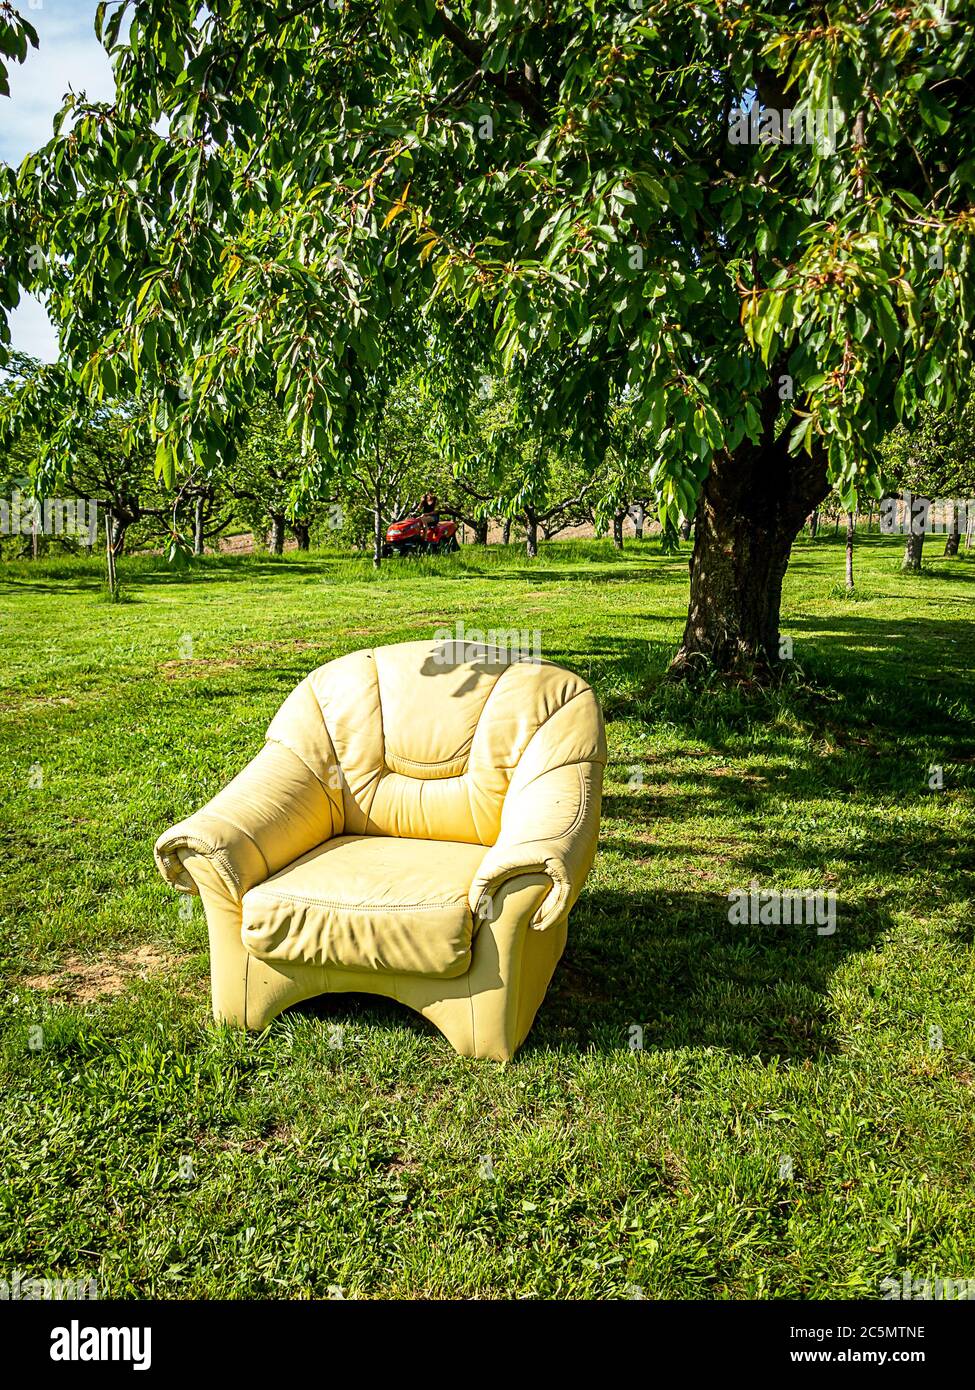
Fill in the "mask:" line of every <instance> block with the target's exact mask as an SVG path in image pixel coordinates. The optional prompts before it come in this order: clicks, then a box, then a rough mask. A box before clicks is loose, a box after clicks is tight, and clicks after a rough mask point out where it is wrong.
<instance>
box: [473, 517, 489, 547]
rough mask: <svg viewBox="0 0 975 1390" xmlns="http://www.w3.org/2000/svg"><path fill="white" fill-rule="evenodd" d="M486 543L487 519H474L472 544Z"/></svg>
mask: <svg viewBox="0 0 975 1390" xmlns="http://www.w3.org/2000/svg"><path fill="white" fill-rule="evenodd" d="M487 543H488V521H487V517H483V518H482V519H481V520H480V521H476V522H475V523H474V544H475V545H487Z"/></svg>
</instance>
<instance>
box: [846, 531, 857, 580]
mask: <svg viewBox="0 0 975 1390" xmlns="http://www.w3.org/2000/svg"><path fill="white" fill-rule="evenodd" d="M856 534H857V514H856V512H847V514H846V591H847V593H848V594H852V593H853V542H854V541H855V540H856Z"/></svg>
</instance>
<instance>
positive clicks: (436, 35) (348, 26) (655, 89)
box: [0, 0, 975, 650]
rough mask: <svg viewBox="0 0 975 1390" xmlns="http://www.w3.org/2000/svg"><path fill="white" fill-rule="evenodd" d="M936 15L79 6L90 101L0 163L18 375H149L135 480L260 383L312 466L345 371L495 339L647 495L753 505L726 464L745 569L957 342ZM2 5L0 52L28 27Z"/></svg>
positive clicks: (354, 417) (62, 436)
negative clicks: (12, 163) (48, 318)
mask: <svg viewBox="0 0 975 1390" xmlns="http://www.w3.org/2000/svg"><path fill="white" fill-rule="evenodd" d="M971 17H972V7H971V5H970V4H966V3H962V0H943V2H942V3H939V4H924V3H911V4H908V5H903V4H898V5H895V4H886V3H880V0H878V3H875V4H872V5H870V6H869V7H864V6H862V5H859V4H853V3H848V2H847V0H831V2H828V3H822V4H806V5H803V4H796V3H793V0H778V2H777V3H776V2H775V0H773V3H762V4H761V5H759V4H751V3H747V0H743V2H742V3H738V4H729V3H727V2H726V0H701V3H695V4H691V5H688V4H685V3H677V0H657V2H656V3H651V0H646V3H643V2H642V0H618V2H617V3H613V2H612V0H607V3H599V4H595V3H592V0H558V3H556V0H460V2H459V3H447V0H418V3H416V4H415V5H403V4H401V3H398V0H341V3H339V0H333V3H326V0H319V3H313V4H309V3H307V0H275V2H273V3H268V0H211V2H210V3H208V4H207V5H205V6H204V5H202V4H198V3H195V0H122V3H119V4H105V3H103V4H101V5H100V6H99V11H98V20H97V27H98V31H99V33H100V35H101V37H102V39H103V42H104V43H105V45H106V47H107V48H108V50H109V51H110V53H111V54H112V59H113V63H114V68H115V74H116V82H117V93H116V98H115V101H114V102H113V103H112V104H93V103H89V102H87V101H85V100H84V99H82V98H80V97H74V96H69V97H68V99H67V101H66V103H65V107H64V109H63V111H62V112H61V114H60V116H59V117H58V119H57V122H56V127H55V131H54V135H53V138H52V139H51V141H50V142H49V143H48V144H47V145H46V146H45V147H44V148H43V149H41V150H39V151H37V152H36V153H35V154H32V155H31V156H29V157H28V158H27V159H26V160H25V161H24V163H23V165H22V166H21V168H20V169H19V170H18V171H17V172H16V173H14V172H13V171H9V170H8V171H6V172H5V173H4V175H3V185H4V186H3V199H2V211H0V219H2V220H0V256H2V260H3V274H2V276H0V301H2V303H3V305H5V306H7V307H9V306H11V305H13V304H14V303H16V302H17V299H18V296H19V294H20V293H21V292H22V291H25V290H26V291H31V292H34V293H37V294H40V295H42V296H43V297H45V298H46V300H47V303H48V304H49V306H50V309H51V312H52V315H53V318H54V321H55V323H56V325H57V327H58V330H59V333H60V339H61V349H62V363H61V366H60V368H59V369H58V371H56V372H52V373H50V374H49V376H48V379H47V381H46V384H42V386H39V387H38V390H47V391H48V392H50V393H54V394H56V393H57V392H59V391H61V390H62V389H63V382H64V380H65V379H67V380H68V381H69V382H70V390H68V391H67V398H68V399H69V400H75V399H76V398H77V394H78V393H81V394H83V395H86V396H91V397H95V398H101V397H103V396H111V395H115V394H121V395H124V396H128V395H132V396H138V397H144V398H145V399H146V401H147V409H146V412H145V418H146V421H147V426H146V428H147V430H148V433H149V434H150V436H151V437H152V439H153V440H154V443H155V449H156V458H157V466H158V469H159V471H160V473H161V475H162V476H163V477H164V478H166V479H171V478H172V477H173V476H175V474H176V473H177V472H178V471H179V470H180V469H181V468H182V467H185V466H187V462H188V460H189V459H191V458H192V457H193V456H194V455H195V456H196V457H197V458H200V457H203V456H206V457H208V458H211V459H212V458H214V457H216V458H220V457H222V456H224V455H225V454H226V453H227V452H228V451H231V450H232V449H233V447H234V439H235V430H234V421H235V418H236V416H237V415H238V414H239V413H240V412H241V411H242V410H243V409H244V408H245V406H246V402H247V401H248V399H249V398H250V397H251V396H252V394H253V392H254V391H255V389H262V388H265V387H267V388H268V389H270V390H271V391H272V392H273V394H274V395H275V397H276V398H277V399H278V400H279V401H280V403H281V404H282V407H283V409H284V410H285V413H286V417H287V419H288V420H289V421H290V422H291V423H292V424H293V425H294V427H295V428H296V429H297V430H298V431H299V433H300V436H301V438H302V441H303V445H304V447H305V448H306V449H307V450H308V451H309V453H310V454H314V455H315V456H317V457H320V458H324V459H326V460H332V461H335V462H337V463H340V461H341V459H342V457H343V455H344V453H345V452H346V451H347V450H348V449H349V448H351V447H353V445H354V440H355V438H356V435H357V431H358V429H359V424H360V411H361V409H362V403H363V401H365V400H367V399H368V396H369V385H370V382H374V381H375V380H376V378H377V376H378V377H383V376H388V377H390V378H395V377H398V376H399V375H400V374H401V372H402V370H404V369H407V368H410V367H412V366H415V365H416V360H417V350H418V344H420V343H421V342H422V343H427V342H436V343H437V344H439V348H438V351H440V352H442V353H444V354H447V353H452V354H455V355H456V356H457V357H458V359H464V360H466V361H468V362H472V361H473V360H475V359H477V358H480V359H482V360H483V359H485V358H486V357H488V356H494V357H496V358H497V359H498V360H499V361H500V364H501V369H502V370H503V371H504V373H505V374H506V376H507V377H508V379H509V381H510V382H511V384H512V387H513V389H516V390H518V391H519V395H520V401H521V407H522V409H523V410H524V411H525V412H527V413H528V414H530V416H531V418H532V420H533V422H534V425H535V427H536V428H537V429H538V430H539V432H540V433H542V434H544V433H545V432H546V431H548V432H551V433H553V434H555V433H562V432H564V431H566V430H572V431H574V432H575V436H576V440H577V443H578V445H579V447H580V448H584V449H586V450H587V451H588V452H589V456H590V457H591V459H592V460H593V462H595V461H598V460H599V459H600V458H601V457H602V454H603V452H604V450H605V447H606V444H607V442H608V427H609V423H610V421H611V418H612V411H613V409H614V408H615V407H616V406H617V405H618V403H619V401H620V400H621V399H627V400H632V401H633V403H634V408H635V410H636V421H637V424H638V426H640V427H641V428H642V429H644V430H645V431H646V447H647V449H648V451H649V453H650V455H651V457H653V458H654V459H655V460H656V464H655V472H654V479H655V485H656V487H657V489H658V503H659V506H660V510H661V516H662V518H663V519H664V520H665V522H667V523H668V524H670V525H674V524H676V523H677V522H678V521H679V520H680V519H681V518H686V517H689V516H691V515H693V513H694V511H695V508H696V506H697V504H698V500H699V498H700V496H701V494H702V491H703V492H704V494H705V498H706V501H707V508H710V509H711V511H714V513H715V516H717V514H718V513H720V512H723V513H725V514H727V513H729V512H734V511H735V510H736V509H737V514H738V516H739V520H740V521H741V524H743V525H747V526H748V527H749V528H751V531H752V532H753V533H754V530H755V527H756V525H757V524H758V522H757V520H756V518H755V517H754V516H750V515H748V507H747V505H746V501H745V499H744V495H743V491H744V492H748V491H749V490H752V491H754V488H755V486H757V485H756V484H755V482H754V477H755V476H761V478H762V479H763V482H762V487H763V488H764V499H765V500H764V503H763V516H765V517H766V518H767V520H768V526H769V528H770V533H775V535H776V543H775V545H774V546H773V547H772V549H773V550H778V549H781V547H782V546H783V545H784V546H785V560H784V561H780V559H779V558H778V555H777V554H776V556H775V558H774V563H772V565H771V569H772V571H773V572H774V573H773V581H774V577H775V575H777V574H778V571H779V570H780V569H781V570H782V571H784V565H785V563H786V562H787V557H788V545H789V544H791V539H792V538H793V537H794V535H795V534H796V532H797V530H798V528H799V526H800V525H801V522H802V518H803V517H804V516H805V515H806V514H807V512H808V510H809V509H810V507H811V506H814V505H815V503H816V501H817V500H818V499H819V497H821V496H822V495H823V494H824V493H825V490H826V489H827V487H828V486H830V485H833V486H835V487H836V488H837V489H838V490H839V493H840V495H841V497H842V498H843V500H844V504H845V505H847V504H852V503H853V502H854V501H855V497H856V493H857V492H858V491H860V492H867V493H873V494H876V493H878V492H879V490H880V485H881V484H880V479H881V468H880V453H879V446H880V442H881V440H882V438H883V436H884V434H885V433H886V432H887V430H888V429H889V428H890V427H891V426H892V425H893V424H894V423H895V422H896V421H897V420H898V419H903V420H907V421H909V420H910V419H911V418H912V417H913V415H914V413H915V412H916V411H917V409H918V408H919V406H920V405H921V404H922V403H924V402H927V403H928V404H930V405H934V406H947V405H948V404H950V402H951V400H952V398H953V396H954V393H955V392H956V390H957V387H958V385H959V383H960V381H961V379H962V378H963V376H964V375H966V374H967V372H968V371H969V369H970V366H971V348H970V343H971V328H972V308H973V300H972V277H971V256H972V236H973V231H975V212H973V208H972V192H973V187H975V110H973V108H972V105H971V102H970V87H969V82H970V77H971V44H972V37H971V34H972V30H971V26H970V23H969V21H970V20H971ZM0 23H2V24H3V26H4V33H5V37H4V39H3V41H2V43H0V51H3V52H6V53H7V55H8V56H9V57H12V58H14V59H20V58H22V57H23V56H24V52H25V50H26V43H27V41H28V39H29V38H30V33H29V30H28V29H27V27H26V26H24V25H23V24H22V22H21V21H19V20H17V19H16V18H11V17H10V16H9V15H7V16H6V17H5V18H3V19H2V20H0ZM397 321H399V322H402V323H403V324H404V325H413V327H410V326H407V327H405V328H404V330H403V331H389V325H390V324H391V323H394V322H397ZM0 322H2V316H0ZM416 325H422V330H418V329H417V328H416V327H415V326H416ZM2 331H3V330H2V329H0V332H2ZM463 379H464V373H463V372H459V373H457V375H456V378H455V380H456V382H457V383H461V382H462V381H463ZM456 390H457V393H458V395H462V394H465V392H466V388H465V387H463V386H462V385H459V384H458V385H457V387H456ZM35 405H36V401H35V402H33V403H32V402H27V403H25V410H28V411H30V410H32V409H33V408H34V406H35ZM67 420H68V417H67V416H66V417H65V421H67ZM69 438H70V424H69V423H63V424H62V426H61V427H60V428H59V429H57V430H54V431H52V433H51V437H50V440H49V448H50V456H51V458H52V460H54V461H57V459H58V458H64V457H66V456H67V453H68V441H69ZM803 459H805V462H803V461H802V460H803ZM728 469H732V470H733V472H734V477H733V479H732V480H731V482H730V483H729V480H728V477H727V476H725V474H726V473H727V470H728ZM722 470H725V474H723V473H722ZM756 470H757V474H756ZM709 474H710V475H711V477H712V484H711V485H710V493H709V485H708V478H709ZM718 499H720V500H718ZM707 508H706V511H707ZM797 517H798V520H797V519H796V518H797ZM709 525H710V523H708V524H707V525H705V526H702V527H699V533H700V535H701V538H702V545H704V546H706V545H707V543H708V542H707V533H708V526H709ZM718 529H720V528H718ZM714 553H715V549H714V547H713V546H712V548H711V550H710V551H709V552H708V554H707V555H706V554H705V553H704V551H702V552H701V556H700V563H699V572H700V574H702V575H703V573H704V571H705V570H706V569H708V568H709V566H710V565H711V559H710V558H709V556H710V557H713V555H714ZM762 582H763V583H764V582H765V581H764V579H763V581H762ZM777 582H778V583H779V584H780V582H781V575H778V580H777ZM726 587H727V586H726ZM773 587H774V583H773ZM774 618H777V611H776V613H775V614H766V615H765V616H764V618H763V624H764V626H763V628H762V631H761V632H759V633H757V634H756V633H755V632H751V633H749V632H746V631H745V628H747V626H748V624H747V622H746V620H745V619H744V617H743V615H741V614H738V615H735V616H734V623H736V624H737V625H738V626H739V627H741V628H742V632H741V634H740V641H739V645H740V646H743V647H748V648H751V649H754V648H755V647H756V645H757V646H758V647H763V648H764V649H766V650H769V649H770V648H771V647H772V646H773V645H774V643H773V641H772V638H771V637H769V636H768V633H767V631H766V629H767V628H768V627H769V623H770V622H771V621H772V620H773V619H774ZM731 620H732V619H731V617H729V615H727V614H726V615H725V617H724V619H723V622H724V625H725V627H727V626H728V622H729V621H731ZM695 631H696V630H695ZM692 637H693V633H692V631H691V629H690V628H689V632H688V637H687V638H686V639H685V645H686V644H687V642H688V641H691V638H692ZM698 638H699V639H700V642H701V643H702V644H703V645H705V646H707V643H708V642H710V641H711V639H710V638H708V639H707V640H705V637H703V636H702V635H701V633H700V632H698ZM708 649H709V650H712V649H713V642H711V647H710V648H708Z"/></svg>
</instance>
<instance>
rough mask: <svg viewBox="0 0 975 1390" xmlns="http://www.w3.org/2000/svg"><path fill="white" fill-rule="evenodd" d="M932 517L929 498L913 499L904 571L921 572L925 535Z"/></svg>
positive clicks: (909, 515)
mask: <svg viewBox="0 0 975 1390" xmlns="http://www.w3.org/2000/svg"><path fill="white" fill-rule="evenodd" d="M930 515H931V501H930V499H929V498H927V497H915V498H913V499H912V502H911V504H910V505H909V508H908V515H907V525H908V532H907V545H906V546H905V547H904V559H903V561H902V562H901V569H902V570H911V571H912V572H913V573H915V574H916V573H917V572H918V570H920V568H921V558H922V555H923V552H924V535H925V532H926V531H927V529H928V520H929V518H930Z"/></svg>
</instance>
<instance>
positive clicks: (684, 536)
mask: <svg viewBox="0 0 975 1390" xmlns="http://www.w3.org/2000/svg"><path fill="white" fill-rule="evenodd" d="M691 521H692V518H691V517H689V516H685V517H683V518H682V520H681V523H680V526H679V527H678V531H679V533H680V538H681V540H682V541H689V540H690V538H691Z"/></svg>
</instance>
